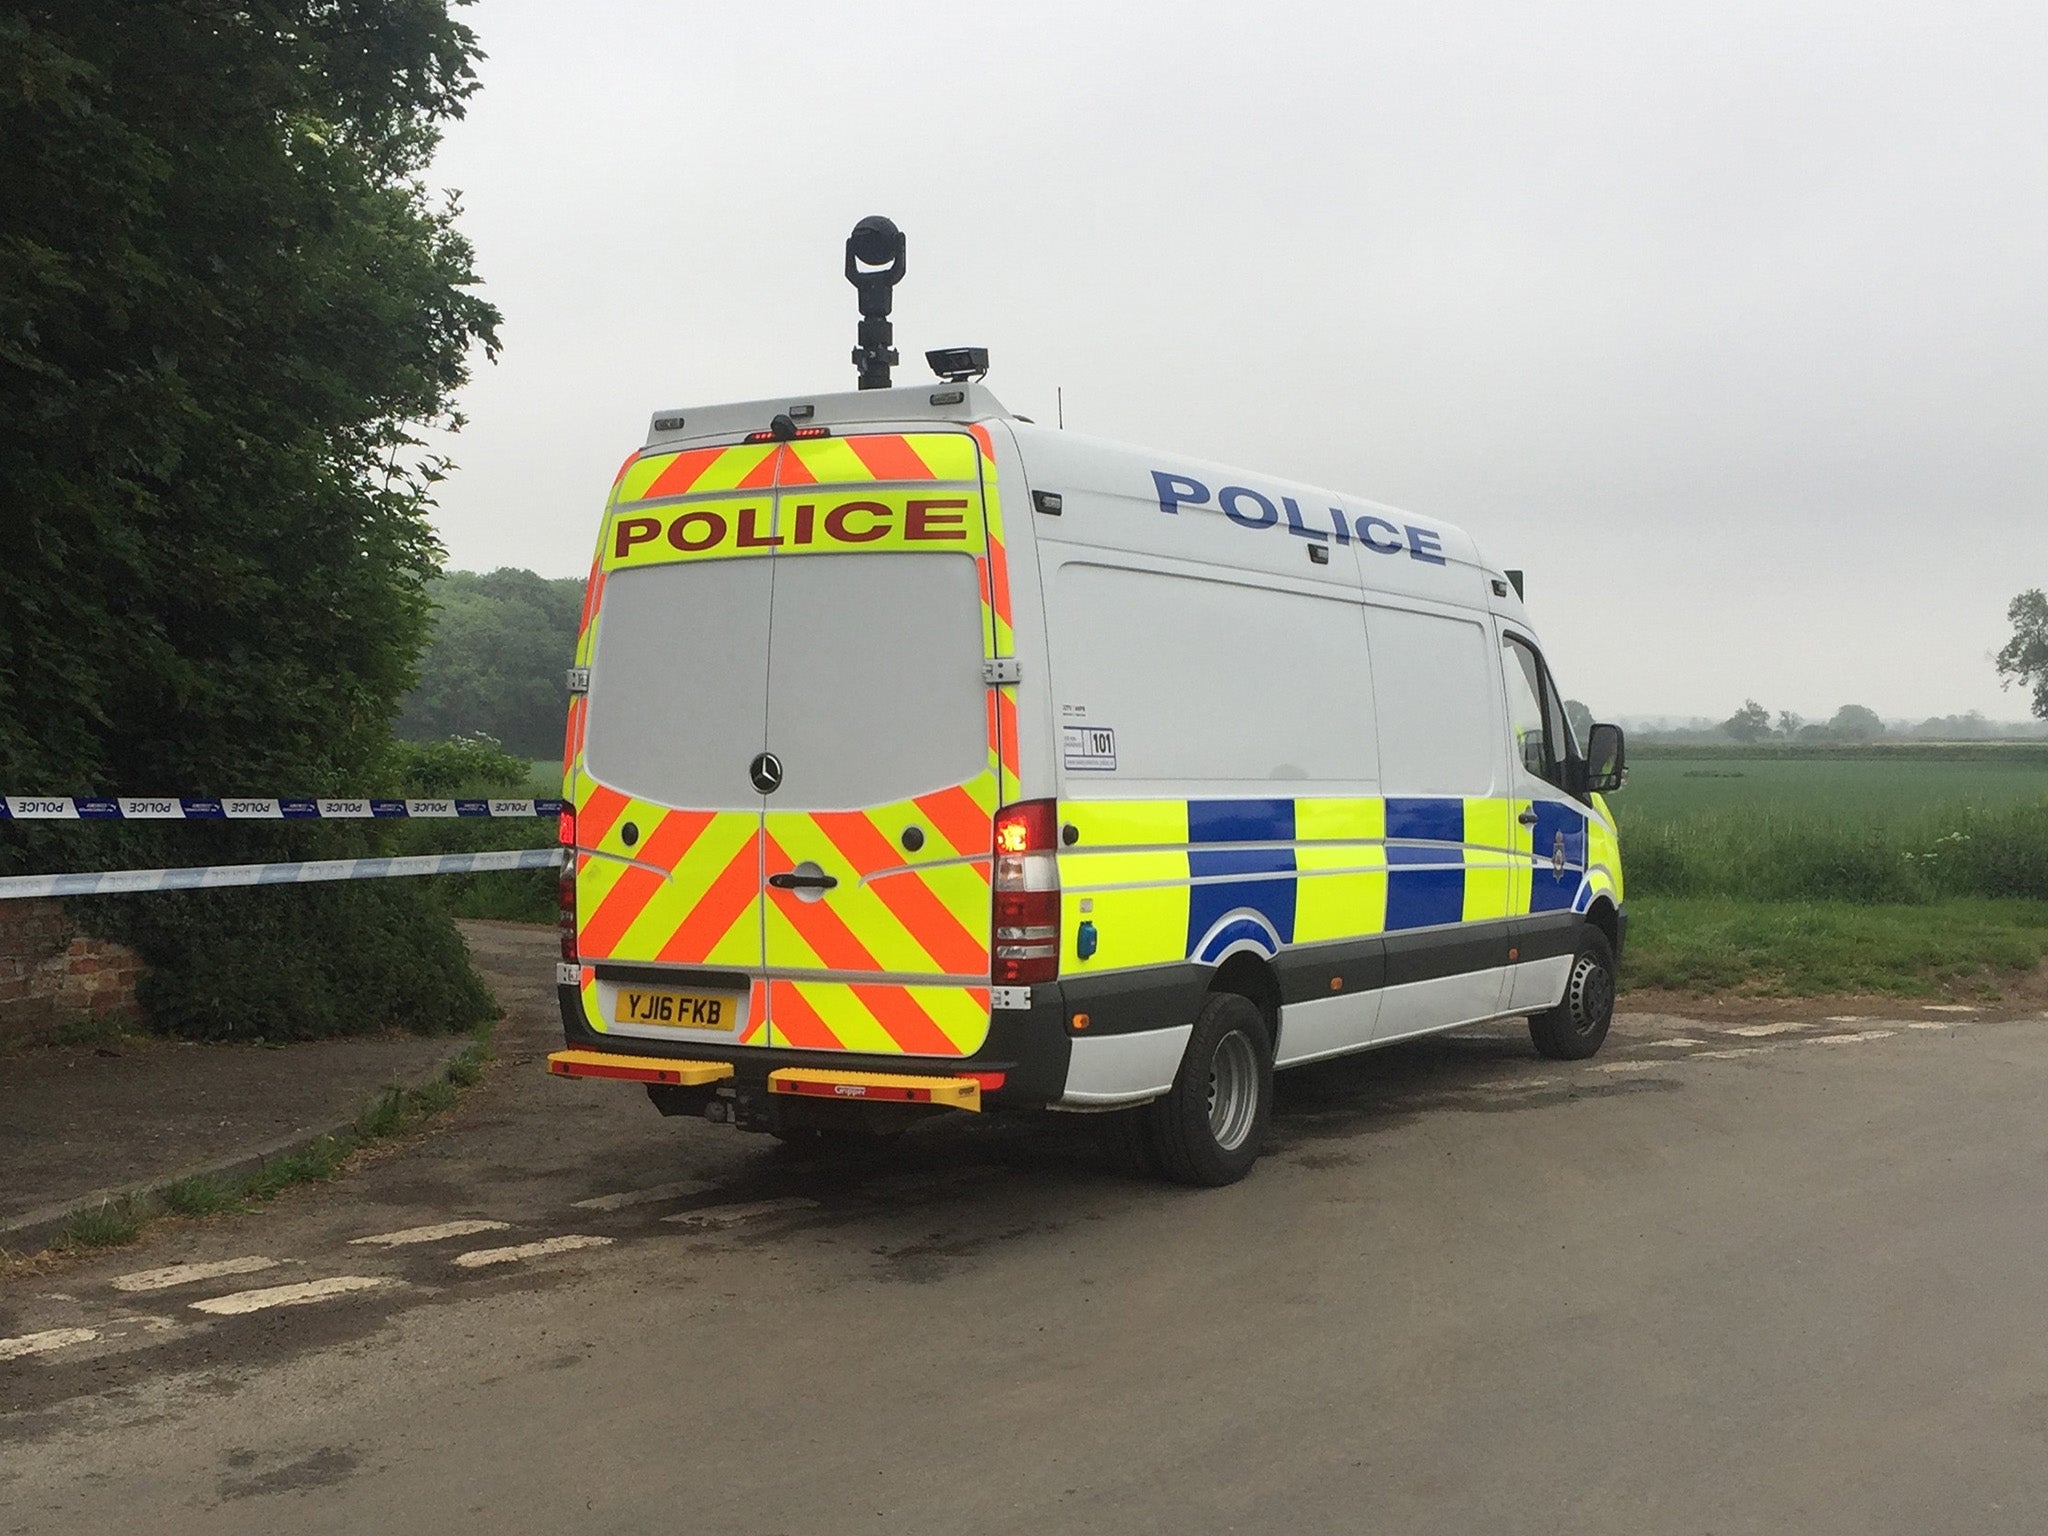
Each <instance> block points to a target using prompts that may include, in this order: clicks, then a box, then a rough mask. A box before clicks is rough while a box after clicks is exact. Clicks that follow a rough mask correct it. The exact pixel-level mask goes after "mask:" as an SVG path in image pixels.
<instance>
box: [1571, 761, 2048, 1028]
mask: <svg viewBox="0 0 2048 1536" xmlns="http://www.w3.org/2000/svg"><path fill="white" fill-rule="evenodd" d="M1610 803H1611V804H1612V805H1613V808H1614V812H1615V815H1616V817H1617V818H1618V819H1619V820H1620V822H1621V837H1622V863H1623V867H1624V869H1625V871H1626V875H1627V885H1628V892H1627V894H1628V898H1629V904H1630V907H1631V908H1632V909H1633V910H1634V912H1635V913H1636V924H1635V928H1634V932H1633V933H1632V935H1631V946H1630V947H1631V950H1632V953H1631V955H1630V957H1629V964H1628V967H1627V969H1628V972H1629V976H1628V979H1629V981H1630V982H1631V983H1632V984H1634V985H1638V986H1661V987H1672V988H1679V989H1685V990H1706V989H1719V988H1738V989H1743V990H1750V991H1759V992H1793V993H1812V992H1858V991H1861V992H1891V993H1902V994H1929V993H1934V992H1953V993H1958V994H1959V995H1960V994H1961V993H1969V994H1971V995H1980V996H1990V995H1996V994H1997V993H1998V992H1999V991H2000V989H2001V988H2002V987H2006V986H2009V985H2011V984H2012V983H2013V981H2014V980H2015V979H2016V978H2018V977H2020V976H2021V975H2023V974H2026V973H2030V972H2034V971H2037V970H2038V968H2039V967H2040V966H2041V964H2042V962H2043V959H2044V956H2048V749H2043V748H2041V747H2038V746H2033V745H2014V746H2006V745H1999V746H1985V747H1900V748H1891V749H1883V748H1879V749H1862V750H1857V749H1848V750H1837V751H1833V752H1812V753H1807V754H1802V755H1797V756H1794V755H1791V754H1786V753H1782V752H1770V751H1768V750H1764V751H1749V752H1744V751H1739V750H1737V751H1731V752H1729V753H1727V754H1725V755H1709V754H1707V753H1705V752H1702V751H1699V750H1697V749H1694V750H1687V751H1680V752H1670V753H1663V752H1658V751H1657V750H1656V749H1654V748H1650V749H1646V750H1639V751H1638V752H1636V753H1634V754H1632V761H1631V763H1630V767H1629V782H1628V787H1627V788H1626V789H1624V790H1622V791H1620V792H1619V793H1617V794H1616V795H1614V796H1613V797H1612V799H1611V802H1610Z"/></svg>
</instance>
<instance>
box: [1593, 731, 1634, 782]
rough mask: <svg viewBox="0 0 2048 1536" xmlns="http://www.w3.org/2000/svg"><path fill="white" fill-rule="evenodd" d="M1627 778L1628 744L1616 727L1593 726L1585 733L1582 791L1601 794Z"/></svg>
mask: <svg viewBox="0 0 2048 1536" xmlns="http://www.w3.org/2000/svg"><path fill="white" fill-rule="evenodd" d="M1627 778H1628V743H1627V741H1626V740H1625V739H1624V738H1623V736H1622V731H1621V727H1620V726H1618V725H1596V726H1594V727H1593V728H1592V729H1591V730H1590V731H1588V732H1587V733H1586V788H1587V789H1589V790H1592V791H1595V792H1598V793H1601V794H1608V793H1612V792H1613V791H1614V790H1617V789H1619V788H1621V786H1622V783H1623V782H1624V781H1625V780H1626V779H1627Z"/></svg>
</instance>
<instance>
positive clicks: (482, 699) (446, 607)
mask: <svg viewBox="0 0 2048 1536" xmlns="http://www.w3.org/2000/svg"><path fill="white" fill-rule="evenodd" d="M429 595H430V596H431V597H432V599H433V603H434V629H433V638H432V639H431V640H430V641H429V643H428V645H427V649H426V652H425V654H424V655H423V656H422V657H421V658H420V681H419V686H418V687H416V688H415V689H414V690H413V691H412V693H411V694H410V695H408V696H407V698H406V700H405V709H404V712H403V713H402V714H401V715H400V716H399V720H398V730H399V733H400V734H401V735H403V736H406V737H408V738H410V739H412V740H415V741H440V740H445V739H446V738H448V737H451V736H470V735H477V734H482V735H485V736H490V737H493V738H495V739H496V740H497V741H499V742H501V743H503V745H504V747H505V750H507V751H508V752H513V753H517V754H518V755H519V756H521V757H528V758H533V757H551V756H554V755H556V754H558V753H560V752H561V750H562V725H563V719H564V716H565V715H566V714H567V711H568V703H569V701H568V695H567V693H566V692H565V691H564V682H563V679H564V676H565V674H566V672H567V670H568V667H569V663H570V662H572V661H574V660H575V652H576V625H577V621H578V620H579V619H580V618H581V616H582V613H583V582H582V580H581V579H580V578H577V577H558V578H555V579H552V580H550V579H549V578H547V577H544V576H536V575H535V574H534V573H533V572H532V571H522V570H513V569H509V568H508V569H504V570H497V571H491V572H489V573H487V574H486V573H479V572H475V571H450V572H448V574H447V575H445V576H442V577H440V578H438V579H437V580H435V581H434V583H433V584H432V586H431V587H430V588H429Z"/></svg>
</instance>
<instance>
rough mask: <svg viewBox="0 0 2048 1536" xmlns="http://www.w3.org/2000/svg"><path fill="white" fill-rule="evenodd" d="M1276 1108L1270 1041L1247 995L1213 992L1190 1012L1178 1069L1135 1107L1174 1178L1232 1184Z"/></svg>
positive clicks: (1251, 1159) (1254, 1155) (1252, 1158)
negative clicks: (1158, 1092) (1158, 1094)
mask: <svg viewBox="0 0 2048 1536" xmlns="http://www.w3.org/2000/svg"><path fill="white" fill-rule="evenodd" d="M1272 1112H1273V1046H1272V1042H1271V1041H1270V1040H1268V1039H1267V1037H1266V1020H1265V1017H1264V1016H1263V1015H1262V1014H1261V1013H1260V1012H1259V1010H1258V1008H1257V1007H1256V1006H1255V1005H1254V1004H1253V1003H1252V1002H1251V1001H1250V999H1248V998H1243V997H1239V996H1237V995H1236V994H1235V993H1231V992H1218V993H1215V994H1214V995H1212V996H1211V997H1210V998H1209V1000H1208V1002H1206V1003H1204V1004H1203V1005H1202V1011H1201V1012H1200V1013H1199V1014H1197V1015H1196V1016H1195V1029H1194V1033H1193V1034H1191V1035H1190V1036H1189V1037H1188V1047H1187V1051H1186V1053H1185V1054H1184V1055H1183V1056H1182V1057H1181V1063H1180V1072H1179V1073H1178V1075H1176V1076H1175V1078H1174V1081H1173V1087H1172V1088H1171V1089H1170V1090H1169V1091H1168V1092H1167V1094H1166V1096H1165V1097H1164V1098H1161V1099H1156V1100H1154V1101H1153V1102H1152V1103H1150V1104H1148V1105H1146V1106H1145V1107H1144V1109H1142V1110H1141V1111H1139V1113H1140V1114H1141V1115H1142V1116H1143V1117H1144V1120H1145V1129H1146V1130H1147V1131H1148V1132H1149V1133H1150V1140H1151V1142H1152V1147H1153V1150H1154V1151H1155V1152H1156V1153H1157V1154H1158V1159H1159V1165H1160V1168H1161V1171H1162V1172H1164V1173H1165V1174H1166V1176H1167V1177H1168V1178H1170V1179H1172V1180H1173V1181H1174V1182H1175V1183H1177V1184H1200V1185H1209V1186H1215V1185H1219V1184H1234V1183H1236V1182H1237V1181H1238V1180H1239V1179H1241V1178H1243V1177H1244V1176H1245V1175H1246V1174H1247V1173H1250V1172H1251V1169H1252V1164H1253V1163H1255V1162H1257V1161H1258V1160H1259V1151H1260V1149H1261V1147H1262V1146H1263V1145H1264V1144H1265V1140H1266V1125H1267V1122H1268V1120H1270V1119H1271V1117H1272Z"/></svg>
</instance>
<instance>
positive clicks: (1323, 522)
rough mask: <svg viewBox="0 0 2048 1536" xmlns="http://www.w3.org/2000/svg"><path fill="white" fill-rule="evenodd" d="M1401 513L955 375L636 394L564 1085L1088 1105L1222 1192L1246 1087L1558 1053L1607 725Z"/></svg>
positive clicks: (615, 509)
mask: <svg viewBox="0 0 2048 1536" xmlns="http://www.w3.org/2000/svg"><path fill="white" fill-rule="evenodd" d="M1519 588H1520V581H1519V577H1518V576H1517V575H1515V574H1513V573H1510V572H1507V571H1503V570H1501V569H1499V568H1498V567H1495V566H1492V565H1490V564H1488V563H1487V561H1486V560H1484V559H1483V558H1482V557H1481V555H1480V553H1479V551H1478V549H1477V548H1476V547H1475V546H1474V544H1473V541H1472V540H1471V539H1470V538H1468V537H1467V536H1466V535H1465V534H1464V533H1461V532H1460V531H1459V530H1458V529H1456V528H1453V527H1451V526H1449V525H1447V524H1445V523H1442V522H1440V521H1438V520H1436V519H1434V518H1428V517H1420V516H1414V515H1411V514H1408V513H1404V512H1399V511H1395V510H1394V509H1392V508H1389V507H1385V506H1381V505H1378V504H1376V503H1373V502H1369V501H1365V500H1362V499H1360V498H1358V497H1355V496H1349V495H1340V494H1336V493H1333V492H1330V491H1327V490H1323V489H1319V488H1317V487H1314V486H1309V485H1303V484H1298V483H1295V482H1293V481H1290V480H1286V479H1282V478H1278V477H1275V476H1272V475H1267V474H1261V473H1255V472H1252V471H1249V470H1240V469H1235V468H1229V467H1225V466H1223V465H1219V464H1212V463H1206V462H1202V461H1199V460H1196V459H1192V458H1189V457H1187V456H1185V455H1182V454H1178V453H1154V452H1149V451H1145V450H1142V449H1136V448H1128V447H1121V446H1118V445H1115V444H1112V443H1107V442H1100V441H1095V440H1092V439H1089V438H1086V437H1083V436H1080V435H1078V434H1075V433H1069V432H1064V431H1059V430H1054V429H1049V428H1047V427H1044V426H1039V425H1035V424H1033V423H1032V422H1030V421H1028V420H1026V419H1024V418H1022V417H1018V416H1013V415H1011V414H1010V413H1009V412H1008V411H1006V410H1004V408H1003V407H1002V406H1001V405H1000V404H999V403H998V402H997V401H996V399H995V398H994V397H993V396H992V395H991V394H990V393H989V392H988V391H987V390H986V389H985V388H984V387H983V386H981V385H980V384H978V383H970V382H964V381H960V380H942V381H941V382H940V384H939V385H938V386H937V387H931V386H923V387H903V386H898V387H892V388H886V389H864V390H861V391H858V392H854V393H848V394H841V395H815V396H809V397H804V398H800V399H777V400H764V401H755V402H751V403H746V404H738V405H721V406H715V407H711V408H709V409H703V410H681V411H675V412H664V413H663V414H661V415H658V416H656V417H655V418H654V421H653V425H652V429H651V431H650V432H649V434H648V437H647V441H646V444H645V445H644V446H643V447H642V448H640V449H639V450H638V451H637V452H635V453H634V454H633V455H632V456H631V457H630V458H629V459H628V460H627V461H626V463H625V465H624V467H623V468H622V469H621V470H620V471H619V474H618V477H617V479H616V481H615V483H614V484H613V486H612V490H611V496H610V501H609V504H608V505H607V507H606V510H605V514H604V519H603V524H602V527H601V531H600V535H599V541H598V551H597V558H596V561H595V563H594V564H593V566H592V567H591V572H590V582H589V589H588V597H587V600H586V603H585V607H584V612H583V619H582V631H581V635H580V637H579V639H578V641H577V653H576V670H575V672H573V673H572V674H571V679H572V681H571V686H572V691H573V697H572V701H571V706H570V715H569V726H568V740H567V751H566V761H565V796H566V798H567V801H568V804H569V807H570V808H569V810H568V811H567V812H566V813H565V814H564V817H563V828H562V837H563V841H564V843H565V844H566V845H567V860H566V864H565V868H564V872H563V880H562V932H561V940H562V956H561V964H560V966H559V970H558V978H557V979H558V984H559V990H560V996H561V1006H562V1016H563V1022H564V1027H565V1031H566V1036H567V1039H566V1048H565V1049H564V1050H562V1051H560V1052H557V1053H555V1054H554V1055H553V1056H552V1057H551V1058H550V1067H551V1070H553V1071H555V1072H556V1073H558V1074H561V1075H564V1076H586V1077H600V1078H614V1079H620V1080H625V1081H631V1082H641V1083H645V1084H646V1085H647V1086H648V1090H649V1092H650V1094H651V1096H652V1097H653V1099H654V1101H655V1103H656V1105H657V1106H658V1107H659V1108H660V1109H661V1110H662V1111H663V1112H665V1113H681V1114H704V1115H708V1116H709V1117H710V1118H712V1119H715V1120H721V1121H725V1122H728V1123H732V1124H735V1125H738V1126H741V1127H744V1128H752V1129H761V1130H767V1131H772V1132H775V1133H776V1134H778V1135H781V1136H783V1137H784V1138H786V1139H811V1140H821V1139H823V1138H826V1137H830V1136H832V1135H834V1134H835V1133H840V1132H846V1133H855V1132H873V1131H886V1130H887V1129H889V1128H890V1127H891V1126H892V1125H893V1124H896V1123H900V1122H901V1121H903V1120H907V1119H911V1118H915V1117H917V1116H920V1115H928V1114H932V1113H936V1112H940V1111H943V1110H948V1109H950V1110H954V1111H987V1110H992V1109H996V1108H1030V1109H1052V1110H1062V1111H1081V1112H1090V1113H1106V1114H1114V1115H1116V1116H1119V1117H1121V1118H1120V1119H1118V1120H1117V1121H1116V1122H1115V1123H1116V1125H1117V1126H1118V1127H1119V1130H1120V1133H1121V1134H1123V1135H1126V1136H1128V1137H1129V1139H1130V1141H1131V1142H1132V1144H1133V1145H1134V1146H1135V1147H1136V1148H1137V1149H1138V1150H1139V1151H1140V1152H1141V1153H1142V1154H1143V1155H1144V1156H1145V1157H1146V1159H1147V1160H1148V1161H1149V1162H1150V1163H1151V1164H1152V1166H1154V1167H1156V1168H1157V1169H1158V1170H1160V1171H1162V1172H1164V1173H1165V1174H1167V1175H1168V1176H1170V1177H1172V1178H1175V1179H1178V1180H1181V1181H1185V1182H1190V1183H1197V1184H1222V1183H1227V1182H1229V1181H1231V1180H1234V1179H1237V1178H1239V1177H1241V1176H1243V1175H1244V1173H1245V1172H1246V1171H1247V1170H1248V1169H1249V1168H1250V1167H1251V1165H1252V1163H1253V1161H1254V1159H1255V1158H1256V1157H1257V1156H1258V1153H1259V1148H1260V1143H1261V1140H1262V1138H1263V1137H1264V1135H1265V1133H1266V1128H1267V1122H1268V1117H1269V1116H1270V1114H1271V1111H1272V1103H1273V1073H1274V1071H1275V1069H1276V1068H1284V1067H1291V1066H1297V1065H1300V1064H1302V1063H1305V1062H1313V1061H1321V1060H1324V1059H1326V1058H1329V1057H1333V1056H1338V1055H1342V1054H1344V1053H1347V1052H1353V1051H1362V1050H1368V1049H1371V1048H1372V1047H1375V1046H1381V1045H1386V1044H1389V1043H1390V1042H1393V1041H1396V1040H1406V1039H1412V1038H1414V1037H1415V1036H1418V1035H1425V1034H1430V1033H1433V1032H1436V1031H1441V1030H1448V1029H1455V1028H1457V1027H1459V1026H1461V1025H1466V1024H1473V1023H1477V1022H1481V1021H1485V1020H1490V1019H1502V1018H1510V1017H1526V1018H1527V1019H1528V1020H1529V1028H1530V1032H1531V1034H1532V1036H1533V1038H1534V1042H1535V1047H1536V1049H1537V1050H1538V1051H1540V1052H1541V1053H1543V1054H1544V1055H1546V1056H1552V1057H1559V1058H1564V1059H1575V1058H1583V1057H1586V1056H1590V1055H1591V1054H1592V1053H1593V1052H1594V1051H1595V1050H1597V1049H1598V1048H1599V1046H1600V1043H1601V1040H1602V1039H1603V1037H1604V1036H1605V1035H1606V1033H1607V1028H1608V1022H1609V1018H1610V1016H1611V1014H1612V1012H1613V1007H1614V995H1615V972H1616V963H1617V960H1618V957H1619V955H1620V953H1621V949H1622V940H1623V936H1624V933H1625V930H1626V921H1627V918H1626V909H1625V907H1624V906H1623V901H1622V877H1621V861H1620V856H1619V851H1618V847H1617V842H1616V836H1615V824H1614V819H1613V817H1612V816H1611V815H1610V813H1609V811H1608V809H1607V806H1606V804H1605V802H1604V801H1603V800H1602V798H1601V791H1603V790H1607V789H1612V788H1614V787H1616V786H1617V785H1618V784H1619V783H1620V780H1621V775H1622V750H1623V748H1622V740H1621V733H1620V732H1619V731H1618V730H1617V729H1616V728H1614V727H1612V726H1605V725H1600V726H1594V727H1593V728H1592V729H1591V731H1590V732H1589V733H1588V735H1589V738H1590V739H1589V740H1588V741H1586V742H1580V741H1578V740H1576V739H1575V737H1574V735H1573V731H1572V727H1571V724H1570V722H1569V721H1568V720H1567V718H1566V714H1565V710H1564V704H1563V697H1562V695H1561V694H1560V692H1559V689H1558V687H1557V684H1556V683H1555V682H1554V681H1553V680H1552V677H1551V673H1550V669H1549V667H1548V665H1547V664H1546V662H1545V661H1544V658H1543V652H1542V648H1541V646H1540V645H1539V643H1538V638H1537V634H1536V630H1535V628H1534V627H1533V626H1532V625H1531V623H1530V621H1529V617H1528V614H1527V613H1526V611H1525V610H1524V607H1523V604H1522V602H1521V598H1520V591H1519Z"/></svg>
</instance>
